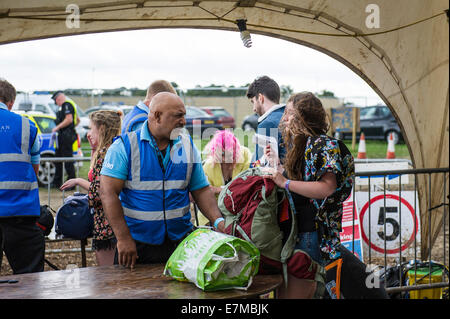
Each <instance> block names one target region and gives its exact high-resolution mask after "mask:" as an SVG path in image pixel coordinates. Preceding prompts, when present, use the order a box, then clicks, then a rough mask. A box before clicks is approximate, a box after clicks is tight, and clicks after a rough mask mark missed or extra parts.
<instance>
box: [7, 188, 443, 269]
mask: <svg viewBox="0 0 450 319" xmlns="http://www.w3.org/2000/svg"><path fill="white" fill-rule="evenodd" d="M73 193H74V191H70V192H65V194H64V196H65V197H67V196H69V195H72V194H73ZM40 199H41V204H47V203H48V192H47V189H40ZM62 202H63V194H62V192H61V191H59V190H52V191H51V193H50V207H52V208H53V209H54V210H55V211H57V209H58V208H59V206H61V204H62ZM445 235H446V239H445V248H444V232H443V230H441V232H440V234H439V237H438V239H437V241H436V243H435V245H434V246H433V248H432V255H431V259H432V260H433V261H437V262H439V263H444V256H445V264H446V265H449V218H448V213H447V216H446V229H445ZM418 247H419V245H418ZM60 249H61V250H66V251H67V250H71V249H80V241H69V242H53V243H52V242H47V243H46V254H45V258H46V259H47V260H49V261H50V262H51V263H52V264H54V265H55V266H57V267H58V268H59V269H66V268H67V266H68V265H71V267H73V265H77V266H78V267H81V266H82V264H81V253H80V252H70V253H68V252H64V253H54V252H52V250H60ZM403 257H405V259H404V260H410V259H414V255H412V256H403ZM417 258H418V259H419V258H420V249H419V248H418V256H417ZM425 259H426V260H427V259H428V258H425ZM395 261H396V259H395V258H390V259H388V261H387V263H388V265H389V264H392V263H394V262H395ZM86 262H87V266H88V267H91V266H96V265H97V262H96V259H95V253H94V252H93V251H91V240H88V245H87V247H86ZM365 262H366V263H368V260H365ZM371 264H375V265H379V266H383V265H384V258H378V257H372V258H371ZM44 271H53V269H52V268H51V267H49V266H48V265H47V264H45V268H44ZM10 274H12V271H11V268H10V266H9V264H8V261H7V259H6V257H5V256H3V259H2V264H1V271H0V276H5V275H10Z"/></svg>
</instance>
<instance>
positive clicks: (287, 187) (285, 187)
mask: <svg viewBox="0 0 450 319" xmlns="http://www.w3.org/2000/svg"><path fill="white" fill-rule="evenodd" d="M290 182H291V180H290V179H288V180H287V181H286V183H285V184H284V189H285V190H287V191H289V183H290Z"/></svg>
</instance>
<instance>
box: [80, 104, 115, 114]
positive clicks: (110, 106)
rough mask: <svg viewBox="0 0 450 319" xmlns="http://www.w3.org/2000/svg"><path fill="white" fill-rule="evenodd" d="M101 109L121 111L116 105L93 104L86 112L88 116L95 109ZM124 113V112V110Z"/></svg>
mask: <svg viewBox="0 0 450 319" xmlns="http://www.w3.org/2000/svg"><path fill="white" fill-rule="evenodd" d="M99 110H112V111H121V109H120V107H119V106H115V105H107V104H106V105H97V106H92V107H90V108H88V109H86V110H84V113H86V115H87V116H89V114H91V113H92V112H94V111H99ZM122 113H123V112H122Z"/></svg>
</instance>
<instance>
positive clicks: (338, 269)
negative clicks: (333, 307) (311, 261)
mask: <svg viewBox="0 0 450 319" xmlns="http://www.w3.org/2000/svg"><path fill="white" fill-rule="evenodd" d="M333 267H336V287H335V289H336V291H334V293H335V294H336V299H341V270H342V258H339V259H336V260H335V261H333V262H331V263H329V264H328V265H326V266H325V270H326V271H328V270H330V269H331V268H333Z"/></svg>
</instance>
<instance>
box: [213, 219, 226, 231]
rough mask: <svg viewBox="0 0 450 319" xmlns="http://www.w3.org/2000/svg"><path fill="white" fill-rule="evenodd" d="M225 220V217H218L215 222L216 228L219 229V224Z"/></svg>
mask: <svg viewBox="0 0 450 319" xmlns="http://www.w3.org/2000/svg"><path fill="white" fill-rule="evenodd" d="M223 220H225V219H224V218H223V217H219V218H217V219H216V221H215V222H214V228H216V229H217V225H219V223H220V222H221V221H223Z"/></svg>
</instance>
